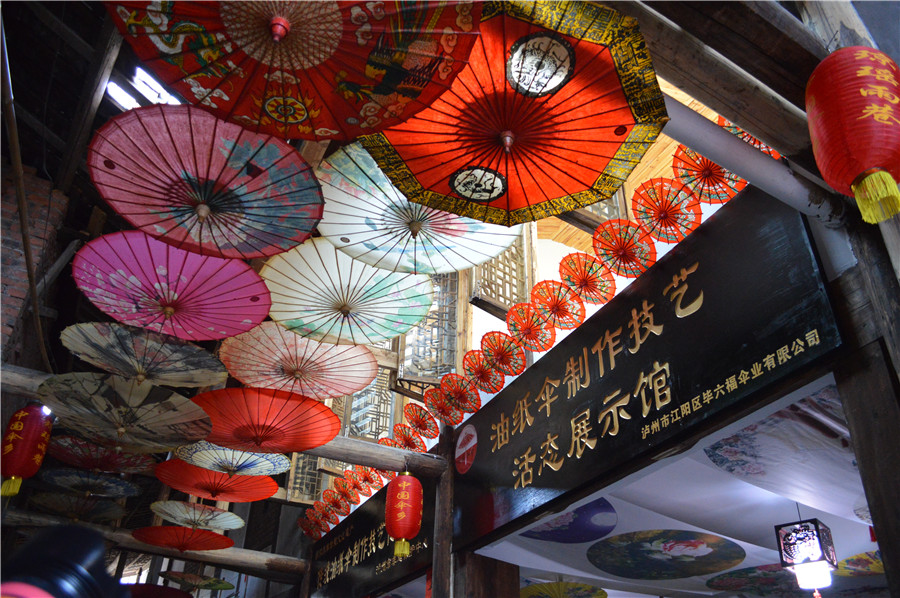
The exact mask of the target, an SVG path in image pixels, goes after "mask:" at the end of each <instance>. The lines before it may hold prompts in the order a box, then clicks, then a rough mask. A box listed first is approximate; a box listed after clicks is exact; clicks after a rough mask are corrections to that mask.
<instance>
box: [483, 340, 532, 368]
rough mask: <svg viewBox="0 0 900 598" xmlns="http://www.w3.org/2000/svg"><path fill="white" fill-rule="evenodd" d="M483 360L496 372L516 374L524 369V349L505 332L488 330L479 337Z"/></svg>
mask: <svg viewBox="0 0 900 598" xmlns="http://www.w3.org/2000/svg"><path fill="white" fill-rule="evenodd" d="M481 351H482V352H483V353H484V359H485V361H487V362H488V364H490V367H492V368H494V369H495V370H497V371H498V372H501V373H503V374H506V375H507V376H518V375H519V374H521V373H522V372H524V371H525V350H524V349H523V348H522V346H521V345H519V343H517V342H516V339H514V338H513V337H511V336H510V335H508V334H506V333H505V332H499V331H496V330H495V331H493V332H488V333H487V334H485V335H484V336H482V337H481Z"/></svg>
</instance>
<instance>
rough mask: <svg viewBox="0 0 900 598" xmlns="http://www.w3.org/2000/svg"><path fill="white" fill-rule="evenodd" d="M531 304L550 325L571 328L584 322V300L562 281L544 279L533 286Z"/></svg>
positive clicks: (565, 328)
mask: <svg viewBox="0 0 900 598" xmlns="http://www.w3.org/2000/svg"><path fill="white" fill-rule="evenodd" d="M531 304H532V305H533V306H534V308H535V309H536V310H537V312H538V313H539V314H541V316H542V317H543V318H544V320H545V321H546V322H547V325H548V326H552V327H554V328H561V329H563V330H571V329H573V328H577V327H578V325H579V324H581V323H582V322H584V315H585V309H584V302H583V301H582V300H581V297H579V296H578V293H576V292H575V291H573V290H572V288H571V287H569V286H568V285H565V284H563V283H561V282H557V281H555V280H542V281H541V282H539V283H537V284H536V285H534V286H533V287H531ZM482 342H484V341H482Z"/></svg>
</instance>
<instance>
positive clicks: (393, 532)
mask: <svg viewBox="0 0 900 598" xmlns="http://www.w3.org/2000/svg"><path fill="white" fill-rule="evenodd" d="M384 525H385V527H386V528H387V533H388V535H389V536H390V537H391V539H392V540H394V556H397V557H406V556H409V541H410V540H412V539H413V538H415V537H416V536H417V535H419V530H420V529H421V528H422V483H421V482H419V480H417V479H416V478H414V477H413V476H412V475H411V474H410V473H409V472H408V471H404V472H403V473H401V474H399V475H397V477H395V478H394V479H393V480H391V481H390V483H388V487H387V503H386V504H385V507H384Z"/></svg>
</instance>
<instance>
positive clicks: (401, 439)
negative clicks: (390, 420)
mask: <svg viewBox="0 0 900 598" xmlns="http://www.w3.org/2000/svg"><path fill="white" fill-rule="evenodd" d="M393 438H394V442H396V443H397V448H402V449H406V450H408V451H416V452H417V453H424V452H425V450H426V447H425V441H424V440H422V437H421V436H419V433H418V432H416V431H415V430H413V429H412V428H411V427H410V426H408V425H406V424H394V437H393Z"/></svg>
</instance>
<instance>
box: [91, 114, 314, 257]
mask: <svg viewBox="0 0 900 598" xmlns="http://www.w3.org/2000/svg"><path fill="white" fill-rule="evenodd" d="M87 163H88V171H89V172H90V175H91V180H92V181H93V182H94V185H95V186H96V187H97V190H98V191H99V192H100V195H101V197H103V199H105V200H106V202H107V203H109V205H110V206H112V208H113V209H115V210H116V212H118V213H119V214H121V215H122V216H123V217H124V218H125V219H126V220H128V222H129V223H130V224H132V225H133V226H134V227H135V228H138V229H140V230H142V231H144V232H145V233H147V234H149V235H151V236H153V237H156V238H158V239H160V240H161V241H163V242H165V243H168V244H170V245H173V246H175V247H178V248H180V249H185V250H187V251H193V252H195V253H202V254H204V255H211V256H216V257H222V258H235V259H253V258H258V257H265V256H269V255H274V254H276V253H281V252H283V251H287V250H288V249H290V248H291V247H294V246H296V245H299V244H300V243H302V242H303V241H305V240H306V239H307V238H308V237H309V235H310V234H311V233H312V231H313V229H314V228H315V227H316V224H317V223H318V222H319V219H320V218H321V217H322V209H323V203H324V200H323V198H322V190H321V187H320V186H319V182H318V181H317V180H316V178H315V176H313V172H312V168H311V167H310V165H309V164H308V163H307V162H306V160H304V159H303V157H302V156H301V155H300V152H298V151H297V150H296V149H294V148H293V147H291V146H290V145H288V144H287V143H285V142H284V141H282V140H280V139H277V138H275V137H272V136H270V135H260V134H258V133H254V132H252V131H249V130H247V129H244V128H243V127H241V126H239V125H236V124H232V123H227V122H225V121H222V120H219V119H217V118H216V117H215V116H213V115H212V114H210V113H209V112H208V111H206V110H204V109H202V108H197V107H193V106H185V105H180V106H170V105H164V104H154V105H151V106H146V107H143V108H136V109H134V110H128V111H127V112H123V113H121V114H119V115H117V116H115V117H113V118H112V119H110V120H108V121H107V122H106V123H105V124H104V125H103V126H102V127H100V128H99V129H97V132H96V133H95V134H94V139H93V140H92V141H91V145H90V147H89V149H88V159H87Z"/></svg>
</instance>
